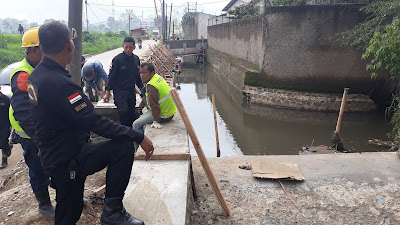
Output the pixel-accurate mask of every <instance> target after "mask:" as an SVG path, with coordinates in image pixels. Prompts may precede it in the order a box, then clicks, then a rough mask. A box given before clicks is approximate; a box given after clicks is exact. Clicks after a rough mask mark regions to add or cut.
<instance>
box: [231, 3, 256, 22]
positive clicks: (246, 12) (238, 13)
mask: <svg viewBox="0 0 400 225" xmlns="http://www.w3.org/2000/svg"><path fill="white" fill-rule="evenodd" d="M228 13H229V14H231V15H234V17H235V19H244V18H247V17H252V16H258V15H260V7H259V6H255V5H254V4H243V5H240V6H236V7H235V8H234V9H233V10H229V12H228Z"/></svg>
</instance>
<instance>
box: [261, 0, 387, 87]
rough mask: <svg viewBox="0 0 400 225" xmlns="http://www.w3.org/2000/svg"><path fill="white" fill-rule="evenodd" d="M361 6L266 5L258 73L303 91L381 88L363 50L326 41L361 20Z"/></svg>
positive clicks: (270, 80)
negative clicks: (373, 77) (364, 58)
mask: <svg viewBox="0 0 400 225" xmlns="http://www.w3.org/2000/svg"><path fill="white" fill-rule="evenodd" d="M361 6H362V5H354V4H353V5H347V4H346V5H312V6H310V5H308V6H298V7H271V8H266V11H265V14H264V21H265V24H264V28H265V33H266V35H265V38H264V45H263V47H264V51H263V53H264V55H263V57H261V58H262V60H263V61H262V62H261V74H262V76H263V77H264V78H266V79H267V80H268V82H270V83H275V84H276V85H278V86H281V87H291V88H301V89H302V90H307V89H310V90H315V89H320V91H328V92H342V90H343V88H344V87H350V88H351V90H352V93H369V92H370V91H371V90H376V89H379V87H380V86H382V81H377V80H371V78H370V76H369V72H367V71H366V70H365V66H366V64H367V60H362V59H361V55H362V51H359V50H356V49H353V48H350V47H343V46H340V43H334V42H332V41H330V40H328V39H329V38H331V37H333V36H334V35H335V34H336V33H340V32H343V31H346V30H349V29H352V28H353V27H354V26H355V25H356V24H358V23H360V22H363V21H364V20H365V15H364V14H363V13H362V12H360V11H359V8H360V7H361ZM316 87H317V88H316ZM318 87H319V88H318Z"/></svg>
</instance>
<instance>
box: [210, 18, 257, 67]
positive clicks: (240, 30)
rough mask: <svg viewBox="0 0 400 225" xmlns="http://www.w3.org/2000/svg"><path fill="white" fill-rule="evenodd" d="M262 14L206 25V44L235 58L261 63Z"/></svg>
mask: <svg viewBox="0 0 400 225" xmlns="http://www.w3.org/2000/svg"><path fill="white" fill-rule="evenodd" d="M263 32H264V29H263V18H262V16H258V17H252V18H248V19H242V20H236V21H232V22H230V23H224V24H218V25H214V26H209V27H208V46H209V48H212V49H215V50H217V51H220V52H222V53H225V54H228V55H230V56H233V57H235V58H238V59H241V60H244V61H247V62H250V63H252V64H255V65H258V66H260V65H261V62H262V61H261V60H260V59H261V58H262V57H263V52H262V50H263V49H262V44H263V36H264V35H263Z"/></svg>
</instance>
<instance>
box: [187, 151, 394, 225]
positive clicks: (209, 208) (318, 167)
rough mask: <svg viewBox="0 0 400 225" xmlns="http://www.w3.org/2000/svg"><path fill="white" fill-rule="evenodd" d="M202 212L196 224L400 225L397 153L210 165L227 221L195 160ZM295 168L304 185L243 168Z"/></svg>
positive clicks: (269, 158)
mask: <svg viewBox="0 0 400 225" xmlns="http://www.w3.org/2000/svg"><path fill="white" fill-rule="evenodd" d="M192 160H193V170H194V178H195V183H196V190H197V194H198V196H199V199H198V200H197V201H196V203H197V204H196V205H197V206H198V208H199V214H198V215H197V218H196V222H195V223H194V224H221V225H222V224H237V225H239V224H400V207H399V205H400V198H399V194H398V190H399V188H400V159H399V158H398V157H397V156H396V153H389V152H385V153H379V152H372V153H362V154H360V153H347V154H343V153H339V154H324V155H275V156H238V157H226V158H210V159H208V161H209V163H210V166H211V168H212V170H213V172H214V175H215V177H216V179H217V181H219V184H220V186H221V190H222V192H223V195H224V196H225V198H226V201H227V202H228V206H229V207H230V209H231V215H230V217H224V216H223V215H222V210H221V208H220V206H219V204H218V201H217V200H216V199H215V198H214V196H213V193H212V190H211V188H210V187H209V186H208V185H206V184H207V178H206V177H205V175H204V173H203V171H202V169H201V165H200V162H199V160H198V159H197V157H193V159H192ZM261 161H263V162H267V163H270V164H276V163H295V164H297V165H298V166H299V168H300V170H301V172H302V173H303V174H304V177H305V180H304V181H282V183H283V184H284V185H285V187H286V189H287V190H288V191H289V192H290V193H291V194H292V195H293V196H294V198H295V199H296V201H297V205H298V206H299V208H296V206H295V205H294V204H293V202H292V201H291V200H290V199H289V197H288V196H287V195H286V194H285V192H284V191H283V190H282V187H281V186H280V184H279V182H277V181H274V180H266V179H256V178H254V177H252V175H251V171H249V170H242V169H239V168H238V166H239V165H242V164H244V163H250V164H254V163H257V162H261Z"/></svg>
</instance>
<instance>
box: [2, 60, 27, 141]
mask: <svg viewBox="0 0 400 225" xmlns="http://www.w3.org/2000/svg"><path fill="white" fill-rule="evenodd" d="M21 71H23V72H27V73H28V74H31V73H32V71H33V67H32V66H31V65H30V64H29V63H28V61H26V59H24V60H22V61H21V62H20V63H19V65H18V66H17V68H15V69H14V70H13V72H12V73H11V76H10V84H11V79H12V78H13V76H14V75H15V74H16V73H17V72H21ZM11 90H12V89H11ZM13 94H14V93H13V92H12V91H11V96H13ZM8 116H9V118H10V123H11V125H12V127H13V128H14V130H15V133H16V134H18V135H19V136H20V137H23V138H30V137H29V136H28V135H27V134H26V133H25V131H24V130H23V129H22V127H21V126H20V125H19V122H18V121H16V120H15V118H14V109H13V108H12V106H11V105H10V110H9V111H8Z"/></svg>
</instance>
